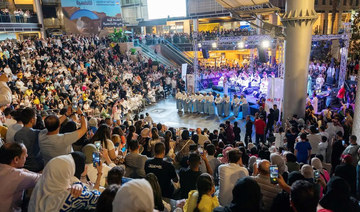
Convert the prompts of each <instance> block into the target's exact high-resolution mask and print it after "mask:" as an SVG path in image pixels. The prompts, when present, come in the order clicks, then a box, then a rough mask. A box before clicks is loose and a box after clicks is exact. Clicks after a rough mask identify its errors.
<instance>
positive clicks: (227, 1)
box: [216, 0, 269, 9]
mask: <svg viewBox="0 0 360 212" xmlns="http://www.w3.org/2000/svg"><path fill="white" fill-rule="evenodd" d="M216 1H217V3H219V4H220V5H221V6H223V7H224V8H226V9H233V8H237V7H244V6H245V7H246V6H254V5H261V4H267V3H269V0H216Z"/></svg>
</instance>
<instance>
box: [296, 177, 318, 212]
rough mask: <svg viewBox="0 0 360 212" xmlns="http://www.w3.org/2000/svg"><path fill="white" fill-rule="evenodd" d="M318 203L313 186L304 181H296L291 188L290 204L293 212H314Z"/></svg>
mask: <svg viewBox="0 0 360 212" xmlns="http://www.w3.org/2000/svg"><path fill="white" fill-rule="evenodd" d="M318 202H319V197H318V196H317V194H316V192H315V190H314V186H313V185H312V184H311V183H309V182H308V181H305V180H298V181H296V182H295V183H294V184H293V185H292V186H291V193H290V204H291V207H292V209H293V210H294V212H316V207H317V204H318Z"/></svg>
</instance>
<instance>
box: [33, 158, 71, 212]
mask: <svg viewBox="0 0 360 212" xmlns="http://www.w3.org/2000/svg"><path fill="white" fill-rule="evenodd" d="M74 174H75V162H74V159H73V157H72V155H70V154H68V155H62V156H58V157H55V158H53V159H52V160H50V161H49V162H48V163H47V165H46V166H45V168H44V171H43V174H42V176H41V177H40V179H39V181H38V182H37V184H36V186H35V188H34V190H33V192H32V195H31V198H30V202H29V208H28V210H29V212H43V211H44V212H48V211H59V210H60V208H61V207H62V206H63V204H64V202H65V199H66V198H67V197H68V195H69V194H70V191H69V190H68V188H70V185H71V179H73V176H74Z"/></svg>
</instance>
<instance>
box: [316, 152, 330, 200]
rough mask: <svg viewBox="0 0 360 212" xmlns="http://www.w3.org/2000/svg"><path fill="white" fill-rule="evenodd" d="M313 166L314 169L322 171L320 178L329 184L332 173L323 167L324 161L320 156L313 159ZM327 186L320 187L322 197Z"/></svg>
mask: <svg viewBox="0 0 360 212" xmlns="http://www.w3.org/2000/svg"><path fill="white" fill-rule="evenodd" d="M311 166H312V167H313V169H315V170H317V171H319V173H320V178H321V179H323V180H324V184H327V183H328V182H329V180H330V174H329V173H328V172H327V171H326V170H325V169H323V167H322V163H321V161H320V159H319V158H317V157H314V158H312V159H311ZM324 189H325V187H322V186H321V188H320V198H321V197H322V196H323V191H324Z"/></svg>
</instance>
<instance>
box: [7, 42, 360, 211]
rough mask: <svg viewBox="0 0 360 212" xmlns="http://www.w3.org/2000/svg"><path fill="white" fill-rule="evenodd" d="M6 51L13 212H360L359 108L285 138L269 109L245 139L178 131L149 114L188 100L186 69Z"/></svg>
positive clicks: (95, 50) (68, 50)
mask: <svg viewBox="0 0 360 212" xmlns="http://www.w3.org/2000/svg"><path fill="white" fill-rule="evenodd" d="M0 47H1V49H0V58H1V61H0V66H1V73H2V75H1V76H0V91H1V93H0V106H1V107H0V110H1V113H2V117H1V125H2V126H1V127H0V134H1V137H2V146H1V148H0V182H2V183H1V184H0V190H1V192H0V199H1V201H0V208H1V211H21V210H23V211H124V212H130V211H136V212H140V211H146V212H148V211H149V212H150V211H175V210H176V211H184V212H193V211H196V212H197V211H200V212H211V211H216V212H220V211H223V212H225V211H226V212H230V211H231V212H239V211H254V212H256V211H274V212H275V211H276V212H282V211H284V212H288V211H297V212H314V211H321V212H325V211H333V212H338V211H339V212H340V211H346V212H348V211H349V212H352V211H354V212H355V211H359V210H360V208H359V204H358V198H359V192H360V189H359V185H360V183H359V182H360V181H359V179H360V175H359V174H360V173H359V172H357V171H356V168H357V167H359V166H358V161H359V146H358V145H357V138H356V136H354V135H352V132H351V126H352V117H353V110H352V108H351V107H349V108H345V109H344V111H343V112H342V111H339V112H338V111H334V110H331V109H330V108H328V109H326V110H324V111H322V112H321V116H318V117H316V118H314V117H313V116H312V115H311V114H314V113H313V112H312V110H313V109H312V108H311V107H308V111H310V112H309V113H307V114H308V115H307V116H306V117H305V118H302V117H297V116H293V117H292V118H291V119H288V120H287V121H286V123H284V126H285V127H283V126H281V125H278V122H277V121H278V119H279V117H280V114H279V110H278V109H277V108H276V106H274V107H273V108H271V109H270V110H269V112H266V111H265V110H264V108H263V107H260V109H259V111H258V112H257V113H256V114H255V119H252V118H251V117H250V116H246V124H245V126H246V127H245V131H246V133H245V137H244V138H242V136H241V128H240V127H239V126H240V125H239V124H238V123H237V122H235V123H233V124H232V123H231V122H230V121H226V122H225V123H222V124H220V126H219V128H218V129H216V130H213V131H209V130H208V129H206V128H203V129H201V128H197V129H196V130H191V129H186V128H173V127H171V126H166V125H164V124H161V123H155V122H154V121H153V119H152V118H151V115H150V114H147V113H146V114H143V113H142V112H141V109H142V108H143V107H144V106H145V105H147V104H152V103H155V102H156V101H157V100H158V99H160V98H164V97H165V96H166V95H168V94H170V93H173V94H174V95H175V93H176V89H177V88H179V89H180V91H183V90H184V84H183V82H182V81H181V79H180V77H179V71H178V70H172V69H171V68H170V67H164V66H162V65H160V66H157V67H153V66H152V65H151V63H152V61H151V59H148V58H144V57H143V56H142V55H141V54H137V55H131V54H130V53H121V52H120V49H119V48H120V47H119V46H118V45H116V44H113V43H111V42H110V41H109V40H108V39H107V38H98V37H96V36H94V37H83V36H67V37H62V38H49V39H37V40H33V41H31V40H26V41H4V42H2V43H1V44H0ZM180 94H181V93H177V96H178V97H179V95H180ZM178 99H179V98H178ZM215 101H216V100H215ZM193 107H194V105H193ZM196 107H197V108H202V110H201V111H199V112H200V113H205V112H207V113H209V112H210V109H209V107H208V106H207V107H206V106H205V105H201V104H200V105H199V107H198V106H196ZM205 107H206V108H207V109H206V111H204V108H205ZM211 111H212V109H211ZM193 112H194V111H193ZM169 119H171V117H169ZM254 137H255V139H253V138H254ZM25 191H26V192H25ZM30 191H31V192H30Z"/></svg>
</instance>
